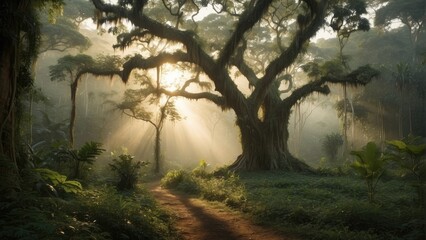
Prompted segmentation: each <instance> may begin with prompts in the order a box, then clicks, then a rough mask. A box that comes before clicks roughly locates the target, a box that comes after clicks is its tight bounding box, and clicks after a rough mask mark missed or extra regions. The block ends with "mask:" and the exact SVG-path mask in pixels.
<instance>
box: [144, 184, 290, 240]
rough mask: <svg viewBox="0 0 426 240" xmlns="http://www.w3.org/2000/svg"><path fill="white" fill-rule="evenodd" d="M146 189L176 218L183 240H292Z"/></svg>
mask: <svg viewBox="0 0 426 240" xmlns="http://www.w3.org/2000/svg"><path fill="white" fill-rule="evenodd" d="M148 188H149V189H150V191H151V192H152V194H153V196H154V197H155V198H156V200H157V201H158V202H159V203H160V204H161V205H162V206H163V207H164V208H165V209H167V210H169V211H171V212H172V214H173V215H175V216H176V219H177V220H176V228H177V230H178V231H179V233H180V234H181V235H182V237H183V239H186V240H294V239H295V238H290V237H284V236H281V235H279V234H278V233H277V232H276V231H273V230H271V229H267V228H263V227H260V226H257V225H254V224H253V223H252V222H250V221H249V220H247V219H245V218H244V217H243V216H242V215H241V214H239V213H236V212H232V211H230V210H226V209H225V210H224V209H222V208H221V207H219V206H215V205H213V204H211V203H209V202H207V201H203V200H200V199H197V198H191V197H189V196H187V195H183V194H180V193H176V192H173V191H170V190H167V189H163V188H161V187H160V185H159V182H155V183H151V184H149V185H148Z"/></svg>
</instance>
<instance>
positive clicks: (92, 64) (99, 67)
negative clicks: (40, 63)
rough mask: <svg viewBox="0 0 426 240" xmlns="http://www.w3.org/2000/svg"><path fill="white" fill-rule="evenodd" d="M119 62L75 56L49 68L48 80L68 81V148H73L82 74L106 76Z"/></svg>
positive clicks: (117, 59) (108, 57) (65, 58)
mask: <svg viewBox="0 0 426 240" xmlns="http://www.w3.org/2000/svg"><path fill="white" fill-rule="evenodd" d="M120 64H121V60H120V58H119V57H118V56H109V55H105V56H98V58H97V59H93V58H92V57H91V56H88V55H85V54H77V55H75V56H72V55H66V56H64V57H62V58H60V59H58V63H57V64H56V65H53V66H50V67H49V69H50V78H51V80H52V81H69V83H70V89H71V114H70V123H69V141H70V146H71V147H73V146H74V125H75V117H76V95H77V88H78V83H79V81H80V79H81V77H82V76H83V75H84V74H88V73H90V74H94V75H97V73H98V72H102V73H103V74H106V75H108V72H115V71H117V69H119V68H118V65H120Z"/></svg>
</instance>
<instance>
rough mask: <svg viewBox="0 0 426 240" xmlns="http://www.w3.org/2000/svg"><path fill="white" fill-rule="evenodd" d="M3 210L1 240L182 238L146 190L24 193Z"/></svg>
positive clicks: (102, 188)
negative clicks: (60, 194)
mask: <svg viewBox="0 0 426 240" xmlns="http://www.w3.org/2000/svg"><path fill="white" fill-rule="evenodd" d="M0 206H1V207H0V214H1V217H0V239H178V237H177V234H176V233H175V231H174V230H173V228H172V221H173V220H172V219H171V218H170V216H169V215H168V214H166V213H165V212H164V211H162V210H161V209H159V208H158V206H157V205H156V203H155V201H154V199H153V198H152V197H151V196H150V195H149V194H148V192H147V190H145V189H143V188H142V187H138V188H137V189H136V190H134V191H132V192H118V191H117V190H115V188H113V187H108V186H96V187H92V188H90V187H89V188H87V189H85V190H83V191H81V192H80V193H79V194H76V195H73V196H68V197H67V198H66V199H61V198H53V197H40V196H39V195H38V193H36V192H29V191H24V192H21V193H20V195H19V196H18V197H17V198H16V200H15V201H13V202H1V203H0Z"/></svg>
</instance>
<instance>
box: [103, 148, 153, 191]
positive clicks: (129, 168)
mask: <svg viewBox="0 0 426 240" xmlns="http://www.w3.org/2000/svg"><path fill="white" fill-rule="evenodd" d="M133 158H134V157H133V156H131V155H127V154H122V155H119V156H118V159H113V160H112V163H110V164H109V166H110V167H111V169H112V170H113V171H114V172H115V173H116V174H117V175H118V178H119V179H120V180H119V181H118V183H117V188H118V189H119V190H130V189H134V188H135V186H136V183H137V181H138V177H139V170H140V168H141V167H143V166H146V165H147V164H148V163H146V162H139V161H138V162H136V161H133Z"/></svg>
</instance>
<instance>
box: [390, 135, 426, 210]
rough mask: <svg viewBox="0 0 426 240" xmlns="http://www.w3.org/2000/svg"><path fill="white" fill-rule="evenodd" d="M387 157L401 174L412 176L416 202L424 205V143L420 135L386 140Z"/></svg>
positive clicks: (425, 158)
mask: <svg viewBox="0 0 426 240" xmlns="http://www.w3.org/2000/svg"><path fill="white" fill-rule="evenodd" d="M387 143H388V146H389V151H388V153H387V157H388V158H389V159H391V160H393V161H394V162H396V163H397V164H398V165H399V166H400V168H401V169H402V170H403V174H404V175H405V174H411V175H412V176H414V178H415V179H414V180H413V181H412V185H413V187H414V188H415V189H416V192H417V196H418V202H419V204H420V205H421V206H423V207H426V183H425V181H426V157H425V155H426V144H425V143H423V142H422V141H421V138H420V137H414V136H409V137H407V138H405V139H403V140H402V141H400V140H393V141H388V142H387Z"/></svg>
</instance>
